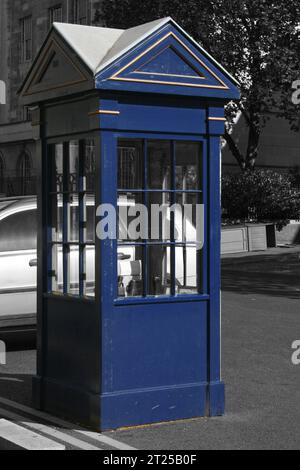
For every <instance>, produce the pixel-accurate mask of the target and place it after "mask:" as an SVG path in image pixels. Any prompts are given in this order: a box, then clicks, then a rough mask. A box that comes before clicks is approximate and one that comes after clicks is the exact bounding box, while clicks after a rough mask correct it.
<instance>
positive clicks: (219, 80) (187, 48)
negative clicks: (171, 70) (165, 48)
mask: <svg viewBox="0 0 300 470" xmlns="http://www.w3.org/2000/svg"><path fill="white" fill-rule="evenodd" d="M170 36H171V37H173V38H174V39H175V40H176V41H177V42H178V43H179V44H180V45H181V46H182V47H183V48H184V49H186V50H187V51H188V52H189V54H191V56H192V57H193V58H194V59H195V60H196V61H197V62H199V63H200V65H201V66H202V67H203V68H205V69H206V70H207V71H208V72H209V73H210V74H211V75H212V76H213V77H214V78H215V79H216V80H217V81H218V82H219V83H220V85H206V84H192V83H182V82H173V81H172V82H166V81H162V80H145V79H137V78H124V77H120V74H121V73H123V72H124V71H125V70H127V69H128V68H129V67H131V66H132V65H133V64H135V63H136V62H138V61H139V60H140V59H141V58H142V57H144V56H145V55H146V54H148V52H151V51H152V50H153V49H154V48H155V47H157V46H159V45H160V44H161V43H162V42H163V41H165V40H166V39H167V38H169V37H170ZM137 73H141V72H137ZM151 75H154V74H151ZM159 75H160V76H162V75H163V74H159ZM166 76H172V75H169V74H166ZM193 78H195V77H193ZM199 78H201V77H200V76H199ZM203 79H205V77H203ZM109 80H117V81H125V82H136V83H152V84H159V85H176V86H184V87H192V88H210V89H218V90H229V87H228V86H227V85H226V84H225V83H224V82H223V81H222V80H221V79H220V77H219V76H218V75H217V74H216V73H215V72H213V71H212V70H211V69H210V67H208V65H206V64H205V63H204V62H203V61H202V60H201V59H199V57H197V55H196V54H195V53H194V52H193V51H192V50H191V49H190V48H189V47H188V46H187V45H186V44H185V43H184V42H183V41H181V39H179V38H178V37H177V36H176V34H174V33H173V32H172V31H171V32H169V33H168V34H166V35H165V36H164V37H162V38H161V39H160V40H159V41H157V42H156V43H155V44H153V45H152V46H150V47H149V48H148V49H147V50H146V51H144V52H143V53H141V54H140V55H139V56H137V57H135V58H134V59H133V60H132V61H131V62H129V64H127V65H125V66H124V67H122V68H121V69H120V70H118V71H117V72H116V73H115V74H114V75H112V76H111V77H110V78H109Z"/></svg>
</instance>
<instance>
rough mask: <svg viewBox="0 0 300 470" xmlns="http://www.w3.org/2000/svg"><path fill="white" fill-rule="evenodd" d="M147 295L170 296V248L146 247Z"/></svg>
mask: <svg viewBox="0 0 300 470" xmlns="http://www.w3.org/2000/svg"><path fill="white" fill-rule="evenodd" d="M148 290H149V292H148V294H149V295H155V296H161V295H171V248H170V247H169V246H163V245H152V246H149V247H148Z"/></svg>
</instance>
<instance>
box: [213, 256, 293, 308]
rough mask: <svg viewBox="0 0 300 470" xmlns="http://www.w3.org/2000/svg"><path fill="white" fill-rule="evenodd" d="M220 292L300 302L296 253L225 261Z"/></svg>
mask: <svg viewBox="0 0 300 470" xmlns="http://www.w3.org/2000/svg"><path fill="white" fill-rule="evenodd" d="M222 289H223V291H230V292H236V293H239V294H263V295H269V296H272V297H285V298H290V299H300V257H299V253H287V254H281V255H278V256H269V255H260V256H255V257H249V258H235V259H226V260H224V261H223V265H222Z"/></svg>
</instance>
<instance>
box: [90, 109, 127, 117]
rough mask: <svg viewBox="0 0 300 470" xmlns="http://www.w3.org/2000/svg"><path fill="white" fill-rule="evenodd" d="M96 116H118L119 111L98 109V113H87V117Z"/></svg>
mask: <svg viewBox="0 0 300 470" xmlns="http://www.w3.org/2000/svg"><path fill="white" fill-rule="evenodd" d="M98 114H109V115H112V116H119V114H121V113H120V111H110V110H109V109H98V111H94V112H92V113H89V116H97V115H98Z"/></svg>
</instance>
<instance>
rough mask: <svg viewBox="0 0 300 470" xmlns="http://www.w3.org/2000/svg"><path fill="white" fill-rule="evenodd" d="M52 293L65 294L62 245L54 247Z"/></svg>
mask: <svg viewBox="0 0 300 470" xmlns="http://www.w3.org/2000/svg"><path fill="white" fill-rule="evenodd" d="M52 292H55V293H59V294H62V293H63V248H62V245H53V247H52Z"/></svg>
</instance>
